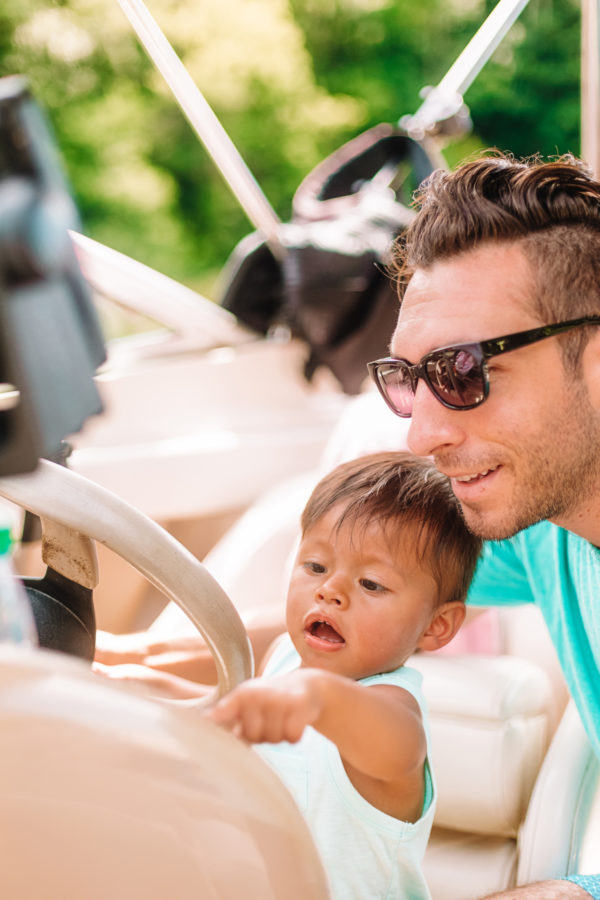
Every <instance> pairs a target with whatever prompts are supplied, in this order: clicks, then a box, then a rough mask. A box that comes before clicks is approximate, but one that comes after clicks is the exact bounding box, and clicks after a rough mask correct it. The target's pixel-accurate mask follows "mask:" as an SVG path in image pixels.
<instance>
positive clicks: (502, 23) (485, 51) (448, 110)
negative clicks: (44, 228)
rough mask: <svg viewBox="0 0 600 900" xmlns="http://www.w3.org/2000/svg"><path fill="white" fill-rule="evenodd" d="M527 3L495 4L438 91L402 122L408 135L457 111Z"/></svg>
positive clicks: (504, 0) (508, 0) (524, 0)
mask: <svg viewBox="0 0 600 900" xmlns="http://www.w3.org/2000/svg"><path fill="white" fill-rule="evenodd" d="M528 2H529V0H500V2H499V3H497V4H496V6H495V7H494V9H493V10H492V11H491V13H490V14H489V16H488V17H487V19H486V20H485V22H484V23H483V25H481V27H480V28H479V29H478V31H477V32H476V33H475V34H474V35H473V37H472V38H471V40H470V41H469V43H468V44H467V46H466V47H465V49H464V50H463V51H462V53H461V54H460V56H459V57H458V59H457V60H456V62H455V63H454V64H453V65H452V66H451V67H450V69H449V70H448V72H447V73H446V75H445V76H444V77H443V78H442V80H441V81H440V83H439V84H438V85H437V87H434V88H432V89H431V91H430V92H429V93H428V94H427V97H426V98H425V101H424V103H422V104H421V106H420V107H419V109H418V110H417V112H416V113H415V114H414V116H404V117H403V118H402V119H401V124H402V125H403V127H405V128H406V129H407V131H408V132H409V133H411V132H421V133H426V132H427V131H428V130H430V129H431V128H433V127H434V126H435V125H436V124H437V122H440V121H442V120H443V119H445V118H447V117H449V116H450V115H452V114H454V113H456V112H457V111H458V110H459V109H460V107H461V105H462V95H463V94H464V93H465V91H466V90H467V88H468V87H470V85H471V84H472V83H473V81H474V80H475V78H476V77H477V75H478V74H479V72H480V71H481V70H482V68H483V67H484V65H485V64H486V62H487V61H488V59H489V58H490V56H491V55H492V53H493V52H494V50H495V49H496V47H497V46H498V44H499V43H500V41H501V40H502V39H503V37H504V36H505V34H506V32H507V31H508V30H509V28H510V27H511V25H512V24H513V23H514V22H515V21H516V19H518V17H519V16H520V14H521V12H522V11H523V9H524V8H525V7H526V6H527V4H528Z"/></svg>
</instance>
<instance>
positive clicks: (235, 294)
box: [220, 124, 435, 394]
mask: <svg viewBox="0 0 600 900" xmlns="http://www.w3.org/2000/svg"><path fill="white" fill-rule="evenodd" d="M434 168H435V165H434V162H433V161H432V159H431V158H430V156H429V155H428V154H427V152H426V151H425V149H424V147H423V146H422V145H421V144H420V143H418V142H417V141H415V140H413V139H412V138H409V137H408V136H407V135H406V133H405V132H403V131H401V130H400V129H398V128H395V127H393V126H391V125H385V124H384V125H378V126H376V127H375V128H371V129H369V130H368V131H366V132H364V133H363V134H361V135H359V136H358V137H357V138H354V140H352V141H350V142H349V143H347V144H344V145H343V146H342V147H341V148H340V149H339V150H337V151H336V152H335V153H333V154H332V155H331V156H329V157H327V158H326V159H325V160H324V161H323V162H322V163H320V164H319V165H318V166H317V167H316V168H315V169H314V170H313V171H312V172H311V173H310V174H309V175H308V176H307V177H306V178H305V179H304V180H303V181H302V183H301V184H300V186H299V188H298V190H297V191H296V194H295V195H294V198H293V204H292V220H291V222H289V223H287V224H284V225H282V226H281V238H282V243H283V246H284V248H285V254H284V256H283V259H282V260H280V259H278V258H276V257H275V256H274V254H273V253H272V252H271V250H270V248H269V246H268V245H267V244H266V243H265V241H264V240H263V239H262V238H261V236H260V235H259V234H258V233H256V232H255V233H253V234H250V235H248V236H247V237H245V238H244V239H243V240H242V241H241V242H240V243H239V244H238V245H237V247H236V248H235V250H234V251H233V253H232V255H231V257H230V259H229V260H228V263H227V265H226V267H225V269H224V273H223V277H224V280H225V288H224V291H223V296H222V298H221V300H220V302H221V305H222V306H223V307H224V308H225V309H227V310H229V311H230V312H232V313H234V314H235V315H236V316H237V317H238V318H239V319H240V321H242V322H243V323H244V324H245V325H247V326H249V327H250V328H252V329H254V330H255V331H257V332H259V333H260V334H265V335H266V334H268V333H269V332H271V331H273V330H274V329H276V328H281V327H284V328H286V329H287V330H288V331H289V332H290V333H291V335H293V336H294V337H297V338H301V339H303V340H304V341H306V343H307V345H308V348H309V355H308V358H307V361H306V366H305V374H306V377H307V378H308V379H310V378H311V377H312V375H313V373H314V372H315V370H316V369H317V368H318V367H319V366H327V367H328V368H329V369H330V370H331V371H332V372H333V374H334V375H335V376H336V378H337V379H338V381H339V382H340V384H341V386H342V388H343V390H344V391H345V392H346V393H347V394H356V393H358V392H359V391H360V388H361V385H362V383H363V381H364V378H365V375H366V369H365V365H366V363H367V362H368V361H369V360H370V359H374V358H376V357H378V356H384V355H386V353H387V347H388V343H389V341H390V338H391V335H392V332H393V330H394V326H395V322H396V317H397V313H398V300H397V296H396V291H395V288H394V285H393V283H392V281H391V279H390V278H389V276H388V275H387V274H386V261H387V258H388V253H389V250H390V248H391V245H392V243H393V241H394V238H395V237H396V236H397V235H398V234H400V233H401V232H402V231H403V230H404V229H405V228H406V226H407V225H408V223H409V222H410V220H411V218H412V217H413V215H414V213H413V212H412V211H411V209H410V208H409V204H410V201H411V197H412V194H413V191H414V190H415V189H416V188H417V187H418V185H419V184H420V183H421V182H422V181H423V179H424V178H426V177H427V176H428V175H429V174H430V173H431V172H432V171H433V169H434Z"/></svg>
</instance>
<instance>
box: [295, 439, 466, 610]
mask: <svg viewBox="0 0 600 900" xmlns="http://www.w3.org/2000/svg"><path fill="white" fill-rule="evenodd" d="M338 505H341V512H340V516H339V519H338V521H337V523H336V528H339V527H341V525H342V524H343V523H344V522H349V521H351V522H353V523H356V524H357V525H358V524H361V525H363V526H364V525H367V524H370V523H372V522H376V523H378V524H380V525H381V526H382V527H383V528H384V530H385V531H386V536H387V537H388V538H389V539H390V540H391V539H392V538H394V539H399V538H400V537H406V536H407V535H406V533H405V532H407V531H408V529H413V531H411V532H409V533H408V536H409V537H410V538H412V537H413V536H414V547H415V553H416V555H417V559H418V560H419V562H420V563H422V564H423V565H424V566H428V567H429V568H430V570H431V574H432V576H433V578H434V579H435V582H436V584H437V586H438V602H439V603H445V602H449V601H455V600H464V598H465V596H466V593H467V589H468V587H469V584H470V581H471V578H472V577H473V572H474V571H475V566H476V563H477V560H478V558H479V554H480V552H481V540H480V539H479V538H478V537H476V536H475V535H473V534H472V533H471V532H470V531H469V529H468V528H467V526H466V524H465V521H464V519H463V516H462V512H461V509H460V504H459V503H458V501H457V499H456V497H455V496H454V493H453V491H452V487H451V485H450V481H449V479H448V478H447V477H446V476H445V475H442V473H441V472H439V471H438V470H437V469H436V467H435V466H434V464H433V463H432V462H430V461H429V460H427V459H422V458H420V457H418V456H414V455H413V454H412V453H408V452H400V451H397V452H386V453H373V454H370V455H369V456H362V457H359V458H358V459H354V460H351V461H350V462H346V463H342V464H341V465H339V466H337V468H335V469H334V470H333V471H332V472H330V473H329V474H328V475H326V476H325V477H324V478H322V479H321V481H320V482H319V483H318V484H317V486H316V487H315V489H314V491H313V492H312V494H311V496H310V498H309V500H308V503H307V504H306V506H305V508H304V512H303V513H302V519H301V525H302V533H303V534H305V533H306V532H307V531H308V530H309V529H310V528H311V526H312V525H314V524H315V523H316V522H317V521H319V520H320V519H322V518H323V516H324V515H326V514H327V513H328V512H329V510H330V509H332V508H333V507H334V506H338Z"/></svg>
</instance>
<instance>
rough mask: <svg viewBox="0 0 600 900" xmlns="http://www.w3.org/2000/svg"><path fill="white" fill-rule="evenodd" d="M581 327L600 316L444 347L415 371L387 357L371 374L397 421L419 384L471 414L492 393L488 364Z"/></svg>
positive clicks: (405, 362) (405, 412)
mask: <svg viewBox="0 0 600 900" xmlns="http://www.w3.org/2000/svg"><path fill="white" fill-rule="evenodd" d="M582 325H600V316H586V317H585V318H582V319H570V320H569V321H568V322H557V323H556V324H554V325H543V326H542V327H541V328H532V329H531V330H529V331H517V332H515V333H514V334H505V335H504V336H503V337H498V338H492V339H491V340H489V341H479V342H478V343H474V344H455V345H454V346H452V347H441V348H440V349H439V350H432V351H431V353H427V354H426V355H425V356H424V357H423V359H422V360H421V361H420V362H418V363H415V364H414V365H413V364H412V363H409V362H408V360H406V359H394V358H393V357H388V358H386V359H377V360H375V361H374V362H370V363H367V368H368V370H369V373H370V375H371V377H372V378H373V381H374V382H375V384H376V385H377V387H378V388H379V392H380V394H381V396H382V397H383V399H384V400H385V402H386V403H387V405H388V406H389V408H390V409H391V410H392V412H395V413H396V415H397V416H402V417H403V418H405V419H407V418H410V416H411V415H412V410H413V401H414V397H415V391H416V390H417V382H418V380H419V378H422V379H423V381H424V382H425V384H426V385H427V386H428V388H429V390H430V391H431V393H432V394H433V396H434V397H435V398H436V399H437V400H439V401H440V403H441V404H442V405H443V406H447V407H448V409H473V408H474V407H475V406H479V405H480V404H481V403H483V402H484V400H486V398H487V396H488V394H489V392H490V375H489V371H488V366H487V360H488V359H490V358H491V357H492V356H499V355H500V354H501V353H509V352H510V351H511V350H518V349H519V348H520V347H527V346H529V344H535V343H537V341H543V340H545V339H546V338H549V337H553V336H554V335H555V334H562V332H563V331H569V330H570V329H571V328H579V327H581V326H582Z"/></svg>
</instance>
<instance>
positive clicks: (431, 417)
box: [406, 379, 467, 456]
mask: <svg viewBox="0 0 600 900" xmlns="http://www.w3.org/2000/svg"><path fill="white" fill-rule="evenodd" d="M465 415H467V413H466V412H463V411H461V410H456V409H448V408H447V407H446V406H443V404H441V403H440V401H439V400H438V399H437V398H436V397H434V395H433V393H432V392H431V390H430V388H429V386H428V385H427V384H426V382H425V381H423V379H419V381H418V382H417V390H416V392H415V396H414V399H413V410H412V417H411V419H410V426H409V429H408V433H407V436H406V441H407V444H408V446H409V448H410V450H411V451H412V452H413V453H414V454H415V455H416V456H432V455H433V454H435V453H438V452H439V451H440V450H441V449H442V448H446V449H447V448H449V447H457V446H458V445H459V444H462V442H463V441H464V439H465V431H464V428H463V425H464V421H463V420H461V419H460V418H459V417H460V416H465Z"/></svg>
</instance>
